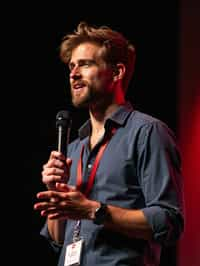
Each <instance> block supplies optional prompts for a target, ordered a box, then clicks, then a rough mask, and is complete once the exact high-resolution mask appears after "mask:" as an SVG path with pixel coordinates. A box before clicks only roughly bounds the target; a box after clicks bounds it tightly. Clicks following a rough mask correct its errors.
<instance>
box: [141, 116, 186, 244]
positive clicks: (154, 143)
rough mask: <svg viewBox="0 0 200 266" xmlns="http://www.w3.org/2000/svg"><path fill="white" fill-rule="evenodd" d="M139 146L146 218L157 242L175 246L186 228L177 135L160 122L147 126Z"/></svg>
mask: <svg viewBox="0 0 200 266" xmlns="http://www.w3.org/2000/svg"><path fill="white" fill-rule="evenodd" d="M138 147H139V148H138V151H139V152H138V153H139V160H138V173H139V180H140V183H141V186H142V191H143V194H144V198H145V205H146V207H145V208H143V212H144V215H145V217H146V219H147V221H148V223H149V224H150V226H151V228H152V231H153V239H154V240H155V241H157V242H159V243H165V244H170V243H173V242H174V241H176V240H177V239H178V238H179V237H180V235H181V233H182V231H183V228H184V206H183V195H182V182H183V180H182V179H183V177H182V173H181V160H180V154H179V151H178V148H177V144H176V140H175V136H174V135H173V133H172V132H171V130H170V129H169V128H168V127H167V126H166V125H165V124H163V123H162V122H160V121H156V122H153V123H151V124H149V125H148V126H144V128H143V130H142V138H141V141H140V143H139V146H138Z"/></svg>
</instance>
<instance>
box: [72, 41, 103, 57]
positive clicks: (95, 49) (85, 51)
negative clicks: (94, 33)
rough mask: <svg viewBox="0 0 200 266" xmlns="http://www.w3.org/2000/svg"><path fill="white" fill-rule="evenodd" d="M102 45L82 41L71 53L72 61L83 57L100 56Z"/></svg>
mask: <svg viewBox="0 0 200 266" xmlns="http://www.w3.org/2000/svg"><path fill="white" fill-rule="evenodd" d="M99 52H100V47H99V46H98V45H97V44H94V43H82V44H80V45H78V46H77V47H76V48H74V49H73V51H72V54H71V61H74V60H77V59H80V58H81V59H83V58H95V57H98V55H99Z"/></svg>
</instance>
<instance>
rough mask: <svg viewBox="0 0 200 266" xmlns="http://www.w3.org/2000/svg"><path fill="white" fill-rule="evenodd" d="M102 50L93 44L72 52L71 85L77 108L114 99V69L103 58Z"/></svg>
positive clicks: (86, 44) (80, 46)
mask: <svg viewBox="0 0 200 266" xmlns="http://www.w3.org/2000/svg"><path fill="white" fill-rule="evenodd" d="M100 49H101V48H100V47H99V46H97V45H95V44H93V43H83V44H80V45H79V46H77V47H76V48H75V49H74V50H73V51H72V56H71V60H70V62H69V69H70V85H71V95H72V102H73V104H74V106H76V107H90V106H92V105H96V104H97V105H98V104H101V102H103V101H105V100H108V99H109V98H112V96H111V95H112V93H113V92H112V91H113V90H112V87H113V86H112V85H113V75H112V69H111V67H108V65H106V63H105V62H104V61H103V59H102V58H101V53H100Z"/></svg>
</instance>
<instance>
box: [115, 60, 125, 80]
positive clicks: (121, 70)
mask: <svg viewBox="0 0 200 266" xmlns="http://www.w3.org/2000/svg"><path fill="white" fill-rule="evenodd" d="M125 72H126V67H125V65H124V64H123V63H118V64H117V65H116V66H115V68H114V70H113V80H114V81H117V80H120V79H123V77H124V75H125Z"/></svg>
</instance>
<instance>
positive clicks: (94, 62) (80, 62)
mask: <svg viewBox="0 0 200 266" xmlns="http://www.w3.org/2000/svg"><path fill="white" fill-rule="evenodd" d="M85 63H88V64H96V61H95V60H94V59H79V60H78V66H81V65H82V64H85ZM75 65H76V64H75V63H73V62H69V64H68V67H69V69H72V68H73V67H74V66H75Z"/></svg>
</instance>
